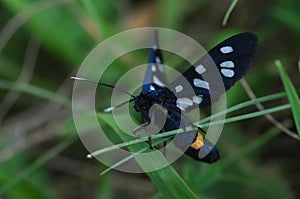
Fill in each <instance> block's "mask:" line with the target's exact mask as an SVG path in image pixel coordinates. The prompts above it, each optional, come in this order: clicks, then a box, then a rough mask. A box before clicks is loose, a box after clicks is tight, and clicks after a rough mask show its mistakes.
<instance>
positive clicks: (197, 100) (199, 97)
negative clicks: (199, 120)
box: [193, 95, 203, 104]
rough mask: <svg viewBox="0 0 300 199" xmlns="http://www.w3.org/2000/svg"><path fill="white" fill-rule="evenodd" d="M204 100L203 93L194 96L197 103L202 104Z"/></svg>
mask: <svg viewBox="0 0 300 199" xmlns="http://www.w3.org/2000/svg"><path fill="white" fill-rule="evenodd" d="M202 101H203V95H198V96H194V97H193V102H194V103H196V104H201V102H202Z"/></svg>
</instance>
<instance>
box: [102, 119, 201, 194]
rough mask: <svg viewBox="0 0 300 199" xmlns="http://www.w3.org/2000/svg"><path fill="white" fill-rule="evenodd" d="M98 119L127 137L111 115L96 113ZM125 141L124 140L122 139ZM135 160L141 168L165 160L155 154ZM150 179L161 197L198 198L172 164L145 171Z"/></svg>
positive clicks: (130, 147)
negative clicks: (151, 156)
mask: <svg viewBox="0 0 300 199" xmlns="http://www.w3.org/2000/svg"><path fill="white" fill-rule="evenodd" d="M98 116H99V117H100V118H99V119H100V120H102V121H104V122H105V123H106V124H107V125H109V126H110V127H111V128H112V129H113V130H114V131H115V133H116V134H117V135H118V136H119V137H120V138H121V139H122V140H124V139H128V138H126V136H124V133H123V132H122V131H120V130H119V129H118V128H117V127H116V125H114V124H113V123H112V122H111V121H112V118H111V116H108V115H105V114H98ZM124 141H126V140H124ZM128 148H129V150H131V151H138V150H139V148H137V146H135V145H134V146H129V147H128ZM136 161H137V162H138V163H139V165H140V166H141V168H149V165H156V164H157V162H163V161H166V160H165V159H164V156H163V155H162V154H161V155H157V156H155V157H154V158H153V159H149V161H147V162H145V161H144V160H143V161H141V160H140V159H139V158H136ZM146 174H147V175H148V176H149V177H150V179H151V181H152V182H153V183H154V184H155V186H156V187H157V189H158V190H159V191H160V193H161V195H162V196H163V198H166V199H168V198H172V199H173V198H175V199H176V198H178V199H181V198H191V199H193V198H195V199H196V198H198V197H197V196H196V195H195V193H194V192H193V191H192V190H191V189H190V187H189V186H188V185H187V184H186V183H185V182H184V180H183V179H182V178H181V177H180V176H179V174H178V173H177V172H176V171H175V170H174V168H173V167H172V166H166V167H164V168H162V169H160V170H156V171H152V172H148V173H146Z"/></svg>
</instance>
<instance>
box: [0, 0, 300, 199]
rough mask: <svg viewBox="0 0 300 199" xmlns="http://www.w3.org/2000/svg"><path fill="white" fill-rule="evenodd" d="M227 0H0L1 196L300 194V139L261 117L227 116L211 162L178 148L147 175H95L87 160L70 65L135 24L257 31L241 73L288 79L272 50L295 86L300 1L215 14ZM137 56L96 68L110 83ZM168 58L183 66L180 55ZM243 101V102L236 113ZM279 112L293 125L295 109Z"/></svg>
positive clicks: (203, 36) (270, 87) (256, 80)
mask: <svg viewBox="0 0 300 199" xmlns="http://www.w3.org/2000/svg"><path fill="white" fill-rule="evenodd" d="M233 2H235V1H233ZM231 3H232V2H231V1H222V2H216V1H208V0H201V1H198V0H189V1H175V0H160V1H158V0H157V1H145V0H144V1H137V0H131V1H116V0H111V1H96V0H51V1H41V0H3V1H1V3H0V5H1V6H0V27H1V28H0V78H1V79H0V88H1V89H0V98H1V100H0V123H1V131H0V136H1V137H0V154H1V155H0V186H1V187H0V197H1V198H8V199H26V198H30V199H32V198H41V199H42V198H45V199H46V198H47V199H51V198H64V199H67V198H72V199H74V198H101V199H103V198H105V199H106V198H107V199H109V198H124V199H125V198H171V197H172V198H175V197H176V196H177V197H178V198H182V197H183V196H185V197H186V198H187V197H195V196H198V197H199V198H278V199H279V198H280V199H283V198H284V199H285V198H287V199H289V198H299V196H300V192H299V190H300V182H299V180H298V179H299V178H300V176H299V171H298V168H299V165H300V161H299V160H300V159H299V157H300V152H299V143H298V141H296V140H294V139H292V138H290V137H288V136H287V135H286V134H283V133H282V132H281V131H280V130H278V129H277V128H276V127H274V124H272V123H269V122H268V121H267V120H266V119H265V118H264V117H259V118H256V119H251V120H247V121H240V122H238V123H234V124H230V125H226V126H225V128H224V130H223V131H224V133H223V134H222V137H221V139H220V141H219V142H218V144H217V145H218V147H219V148H220V151H221V155H222V160H221V161H220V162H218V163H216V164H213V165H206V164H201V163H199V162H195V161H193V160H191V159H190V158H188V157H182V158H180V159H179V160H178V161H176V162H175V163H174V164H173V165H171V166H169V167H168V168H165V169H163V170H161V171H157V172H153V173H149V174H147V175H148V176H149V177H148V176H147V175H144V174H130V173H121V172H118V171H110V172H109V173H106V174H105V175H104V176H99V175H98V174H99V173H100V172H101V171H103V170H105V168H106V167H105V165H101V163H100V162H98V161H96V160H87V159H86V158H85V157H86V154H87V153H88V152H87V151H86V149H85V148H84V146H83V144H82V143H81V142H80V140H79V139H77V137H78V135H77V133H76V129H75V126H74V123H73V120H72V112H71V111H72V110H71V96H70V95H71V92H72V85H73V82H72V81H71V80H70V79H69V77H70V76H73V75H74V74H76V70H77V69H78V67H79V66H80V64H81V63H82V61H83V60H84V58H85V57H86V55H87V54H88V53H89V51H90V50H92V49H93V48H94V47H95V46H96V45H97V44H98V43H100V42H101V41H103V40H105V39H106V38H108V37H110V36H112V35H114V34H116V33H118V32H121V31H124V30H127V29H130V28H135V27H143V26H160V27H166V28H171V29H175V30H178V31H181V32H183V33H185V34H187V35H190V36H191V37H192V38H194V39H195V40H197V41H199V42H200V43H203V44H204V46H205V47H207V49H209V48H210V47H212V46H213V45H215V44H217V43H218V42H220V41H221V40H223V39H225V38H226V37H228V36H230V35H233V34H235V33H238V32H244V31H251V32H254V33H256V34H257V35H258V37H259V49H258V52H257V55H256V58H255V59H254V61H253V62H252V67H251V70H250V71H249V73H248V74H247V76H246V79H247V82H248V83H249V85H250V86H251V88H252V89H253V91H254V92H255V94H256V95H257V96H265V95H269V94H272V93H277V92H282V91H284V87H283V85H282V82H281V79H280V77H279V75H278V71H277V68H276V66H275V64H274V60H275V59H280V60H281V61H282V63H283V65H284V67H285V69H286V71H287V73H288V75H289V78H290V79H291V82H293V83H294V86H295V87H296V88H299V86H300V81H299V75H300V74H299V69H298V59H299V49H300V26H299V21H300V13H299V8H300V7H299V2H298V1H296V0H275V1H266V0H262V1H259V2H255V1H239V2H237V4H236V5H235V7H234V9H233V10H232V12H231V14H230V15H229V18H228V23H227V25H226V26H222V21H223V18H224V16H225V14H226V12H227V11H228V8H229V7H230V5H232V4H231ZM133 58H136V59H133ZM133 58H132V57H131V59H122V60H117V61H116V62H115V63H114V64H113V65H112V67H110V68H109V69H108V70H107V71H106V73H105V74H106V75H105V76H104V77H103V78H102V79H101V80H102V81H104V82H106V83H111V84H114V83H115V82H116V81H117V80H118V78H119V77H121V75H122V74H123V73H125V72H126V71H128V70H129V69H130V68H131V67H132V64H139V63H140V64H141V63H146V61H147V54H146V53H144V54H143V53H142V54H140V55H137V56H133ZM132 60H133V61H132ZM170 63H173V62H172V61H170ZM174 68H176V69H178V70H180V71H182V70H184V69H185V68H183V67H182V66H180V65H176V66H174ZM290 86H291V85H290ZM290 88H291V87H290ZM291 90H293V89H291ZM293 93H294V96H293V99H294V100H295V99H296V97H297V96H296V94H295V92H294V91H293ZM98 94H99V96H97V98H98V99H101V100H99V104H97V107H99V108H105V107H108V106H109V104H110V97H109V96H110V95H111V90H109V89H106V88H103V89H99V92H98ZM227 97H228V98H227V102H228V106H233V105H236V104H238V103H241V102H243V101H246V100H248V97H247V94H246V92H245V91H244V90H243V88H242V87H241V85H239V84H237V85H236V86H235V87H234V88H232V89H231V90H230V91H229V92H228V94H227ZM285 103H288V100H287V98H284V99H280V100H277V101H275V102H273V101H272V102H267V103H264V105H265V106H266V107H267V108H270V107H276V106H280V105H282V104H285ZM298 104H299V103H298ZM246 111H247V112H249V111H256V109H255V108H254V107H253V108H248V109H247V110H246ZM244 113H246V112H244V110H241V112H239V113H238V115H242V114H244ZM295 114H297V113H295V112H294V115H295ZM230 116H234V115H233V114H230V115H229V117H230ZM274 116H275V117H276V118H277V119H278V120H279V121H281V122H284V124H287V125H288V126H289V128H290V129H291V130H292V131H295V132H296V125H294V123H293V122H292V112H291V111H290V110H288V111H281V112H279V113H275V114H274ZM103 122H104V123H106V128H107V129H108V130H110V131H112V134H111V135H110V137H111V138H112V139H116V140H120V139H122V140H126V139H127V138H124V137H123V138H122V136H121V134H120V133H119V132H118V130H117V129H114V126H113V125H112V124H110V123H109V122H107V120H106V121H105V120H104V121H103ZM143 146H145V145H143ZM133 148H134V147H133ZM182 190H183V191H184V192H181V191H182ZM181 194H182V195H181Z"/></svg>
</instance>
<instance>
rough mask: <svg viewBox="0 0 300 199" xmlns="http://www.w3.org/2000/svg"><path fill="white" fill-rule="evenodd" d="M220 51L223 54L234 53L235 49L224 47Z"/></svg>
mask: <svg viewBox="0 0 300 199" xmlns="http://www.w3.org/2000/svg"><path fill="white" fill-rule="evenodd" d="M220 51H221V52H222V53H223V54H227V53H232V52H233V48H232V47H231V46H224V47H222V48H220Z"/></svg>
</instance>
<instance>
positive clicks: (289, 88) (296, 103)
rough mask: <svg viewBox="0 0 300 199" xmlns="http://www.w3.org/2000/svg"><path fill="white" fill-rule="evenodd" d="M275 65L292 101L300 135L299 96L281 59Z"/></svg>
mask: <svg viewBox="0 0 300 199" xmlns="http://www.w3.org/2000/svg"><path fill="white" fill-rule="evenodd" d="M275 65H276V66H277V69H278V71H279V75H280V77H281V80H282V82H283V86H284V88H285V90H286V93H287V97H288V99H289V101H290V104H291V109H292V113H293V116H294V121H295V124H296V128H297V132H298V136H300V114H299V113H300V101H299V97H298V95H297V92H296V89H295V87H294V86H293V84H292V82H291V80H290V78H289V77H288V75H287V73H286V71H285V70H284V68H283V66H282V64H281V62H280V61H279V60H276V61H275Z"/></svg>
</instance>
